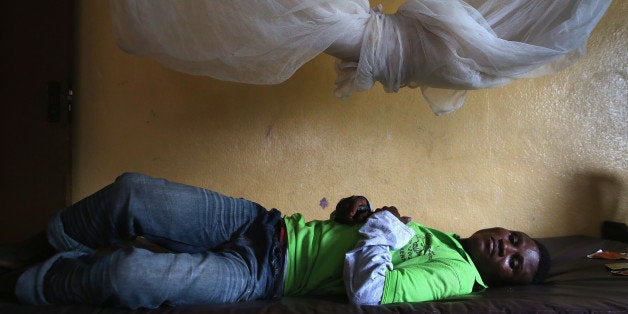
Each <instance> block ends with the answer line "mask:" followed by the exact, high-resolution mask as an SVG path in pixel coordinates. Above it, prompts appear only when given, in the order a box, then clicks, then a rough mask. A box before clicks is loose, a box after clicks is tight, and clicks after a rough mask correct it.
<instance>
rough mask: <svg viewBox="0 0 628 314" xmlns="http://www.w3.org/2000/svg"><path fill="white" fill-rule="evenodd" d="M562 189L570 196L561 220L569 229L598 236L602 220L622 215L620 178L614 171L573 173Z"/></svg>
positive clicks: (621, 185) (614, 218)
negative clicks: (564, 188) (611, 172)
mask: <svg viewBox="0 0 628 314" xmlns="http://www.w3.org/2000/svg"><path fill="white" fill-rule="evenodd" d="M565 192H566V193H567V194H566V195H569V196H570V197H571V199H569V200H568V202H567V203H566V206H567V207H566V210H565V216H564V219H562V222H561V223H567V224H569V225H570V227H569V231H571V232H573V233H574V234H586V235H596V236H599V235H600V228H601V226H602V222H603V221H605V220H611V221H612V220H617V219H620V218H621V217H620V216H621V213H620V207H621V205H620V200H621V195H622V192H623V182H622V180H621V178H619V177H617V176H615V175H613V174H610V173H603V172H599V173H598V172H587V173H581V174H576V175H575V176H574V177H573V178H572V180H571V181H570V182H569V183H568V184H567V186H566V191H565Z"/></svg>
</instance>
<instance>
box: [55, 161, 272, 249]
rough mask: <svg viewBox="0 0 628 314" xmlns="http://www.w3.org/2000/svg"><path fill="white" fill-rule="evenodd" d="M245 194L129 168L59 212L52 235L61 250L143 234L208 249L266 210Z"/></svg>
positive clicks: (105, 244) (94, 246) (174, 244)
mask: <svg viewBox="0 0 628 314" xmlns="http://www.w3.org/2000/svg"><path fill="white" fill-rule="evenodd" d="M265 211H266V210H265V209H263V208H262V207H261V206H259V205H257V204H255V203H253V202H250V201H248V200H245V199H238V198H232V197H227V196H224V195H221V194H219V193H216V192H213V191H209V190H205V189H202V188H198V187H193V186H189V185H184V184H179V183H174V182H170V181H167V180H164V179H156V178H151V177H148V176H145V175H141V174H134V173H126V174H123V175H122V176H120V177H118V178H117V179H116V181H115V182H114V183H112V184H111V185H109V186H107V187H105V188H103V189H102V190H100V191H98V192H96V193H94V194H92V195H91V196H89V197H87V198H85V199H83V200H81V201H79V202H78V203H76V204H74V205H72V206H70V207H68V208H66V209H64V210H63V211H61V212H59V213H58V214H57V215H56V216H55V217H54V218H53V219H52V221H51V223H50V224H49V227H48V239H49V240H50V242H51V244H53V246H55V247H56V248H57V249H58V250H59V251H72V250H79V251H84V252H93V251H94V250H97V249H98V248H103V247H109V246H111V245H113V244H115V243H117V242H119V241H123V240H128V239H132V238H134V237H136V236H144V237H145V238H147V239H148V240H149V241H152V242H155V243H157V244H159V245H161V246H164V247H166V248H168V249H170V250H173V251H177V252H188V253H195V252H204V251H206V250H208V249H212V248H214V247H216V246H217V245H220V244H221V243H224V242H226V241H229V240H230V239H232V238H233V237H234V236H236V235H237V234H241V233H242V232H243V231H244V229H246V228H248V225H249V224H250V223H251V222H252V221H253V220H254V219H255V218H256V217H257V216H258V215H259V214H260V213H262V212H265Z"/></svg>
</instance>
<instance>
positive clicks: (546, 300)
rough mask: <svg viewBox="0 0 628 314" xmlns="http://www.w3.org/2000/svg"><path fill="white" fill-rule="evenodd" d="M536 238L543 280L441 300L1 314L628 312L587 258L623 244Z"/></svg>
mask: <svg viewBox="0 0 628 314" xmlns="http://www.w3.org/2000/svg"><path fill="white" fill-rule="evenodd" d="M541 241H542V242H543V243H544V244H545V245H546V246H547V248H548V250H549V251H550V253H551V255H552V258H553V267H552V269H551V271H550V277H549V278H548V280H547V281H546V283H544V284H542V285H530V286H516V287H503V288H490V289H486V290H483V291H478V292H475V293H472V294H469V295H466V296H463V297H457V298H452V299H447V300H440V301H432V302H422V303H403V304H391V305H383V306H355V305H351V304H347V303H346V301H344V300H343V299H341V298H337V299H335V298H313V297H308V298H295V297H289V298H283V299H281V300H277V301H255V302H247V303H240V304H224V305H212V306H195V307H178V308H159V309H153V310H148V309H141V310H136V311H131V310H125V309H114V308H101V307H94V306H86V305H67V306H45V307H35V306H26V305H19V304H16V303H15V302H12V301H11V300H0V313H104V314H105V313H106V314H108V313H301V314H304V313H410V312H417V313H424V312H447V313H452V312H453V313H460V312H474V313H484V312H493V313H496V312H497V313H499V312H509V313H512V312H515V313H520V312H526V313H529V312H543V313H548V312H574V313H578V312H605V313H628V276H615V275H612V274H611V273H610V272H609V271H608V270H607V269H606V268H605V267H604V264H606V263H611V262H613V261H608V260H597V259H589V258H587V257H586V255H587V254H590V253H593V252H595V251H597V250H598V249H604V250H612V251H618V252H628V244H627V243H622V242H617V241H610V240H602V239H599V238H593V237H584V236H571V237H554V238H546V239H541ZM625 262H628V261H625Z"/></svg>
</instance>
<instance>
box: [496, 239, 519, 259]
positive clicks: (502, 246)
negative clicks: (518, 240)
mask: <svg viewBox="0 0 628 314" xmlns="http://www.w3.org/2000/svg"><path fill="white" fill-rule="evenodd" d="M497 245H498V249H499V252H498V253H499V254H498V255H499V256H501V257H504V256H508V255H510V254H512V253H514V252H515V251H516V250H517V248H515V247H514V246H513V245H512V243H510V241H504V240H503V239H499V240H498V244H497Z"/></svg>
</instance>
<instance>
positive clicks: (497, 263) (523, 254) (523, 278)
mask: <svg viewBox="0 0 628 314" xmlns="http://www.w3.org/2000/svg"><path fill="white" fill-rule="evenodd" d="M461 243H462V246H463V247H464V249H465V251H466V252H467V253H468V254H469V256H471V259H472V260H473V263H474V264H475V266H476V267H477V268H478V271H479V272H480V275H481V276H482V279H484V281H485V282H486V283H487V284H488V285H490V286H501V285H515V284H528V283H538V282H541V281H543V279H545V277H546V275H547V272H548V270H549V266H550V263H551V262H550V257H549V254H548V253H547V249H545V247H544V246H543V245H542V244H541V243H539V242H538V241H535V240H533V239H532V238H530V237H529V236H528V235H527V234H525V233H523V232H520V231H511V230H508V229H504V228H490V229H482V230H480V231H477V232H475V233H474V234H473V235H471V236H470V237H469V238H466V239H462V240H461Z"/></svg>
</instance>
